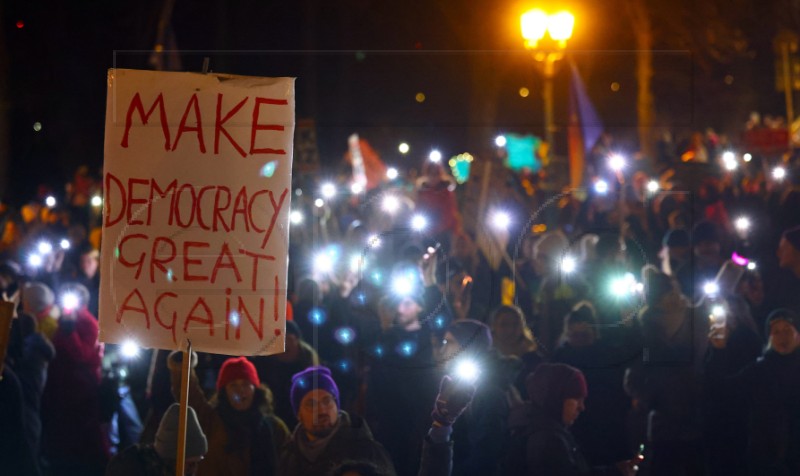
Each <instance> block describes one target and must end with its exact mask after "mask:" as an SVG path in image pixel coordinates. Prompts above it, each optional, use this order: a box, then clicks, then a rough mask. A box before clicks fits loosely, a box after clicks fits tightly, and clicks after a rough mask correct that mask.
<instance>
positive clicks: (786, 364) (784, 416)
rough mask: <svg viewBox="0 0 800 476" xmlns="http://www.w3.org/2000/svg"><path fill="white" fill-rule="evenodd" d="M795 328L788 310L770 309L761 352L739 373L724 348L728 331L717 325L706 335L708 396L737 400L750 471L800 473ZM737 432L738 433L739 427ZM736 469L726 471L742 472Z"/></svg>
mask: <svg viewBox="0 0 800 476" xmlns="http://www.w3.org/2000/svg"><path fill="white" fill-rule="evenodd" d="M798 329H800V318H798V315H797V313H795V312H794V311H792V310H790V309H777V310H775V311H773V312H772V313H771V314H770V315H769V317H768V318H767V322H766V334H767V335H768V336H769V338H768V341H767V346H766V349H765V350H764V353H763V355H762V356H761V357H760V358H759V359H758V360H757V361H756V362H753V363H751V364H750V365H748V366H747V367H745V368H744V369H743V370H740V371H739V369H738V368H737V367H738V366H737V364H736V360H737V359H736V357H737V356H736V355H734V352H733V351H732V349H729V348H728V342H729V337H730V332H729V329H728V328H727V327H721V328H720V329H718V332H715V333H714V334H712V336H711V339H710V341H711V345H712V348H713V351H712V356H711V359H710V360H709V364H708V369H707V372H708V375H709V380H710V382H711V383H710V385H712V389H713V390H714V393H713V394H712V395H713V396H714V397H715V398H717V399H720V401H724V402H732V403H734V404H738V405H739V406H740V407H739V409H740V411H741V410H744V411H745V413H746V415H747V442H746V452H745V453H744V455H745V456H746V460H747V468H748V471H749V474H775V475H789V474H797V473H798V471H800V351H798V348H800V331H799V330H798ZM737 371H738V373H737ZM738 430H739V434H741V433H742V432H741V428H739V429H738ZM732 449H733V450H734V451H736V450H737V449H738V448H736V447H733V448H732ZM739 460H740V458H737V459H736V461H739ZM737 471H738V472H734V473H730V474H742V473H743V471H742V470H741V469H738V470H737ZM720 474H722V473H720Z"/></svg>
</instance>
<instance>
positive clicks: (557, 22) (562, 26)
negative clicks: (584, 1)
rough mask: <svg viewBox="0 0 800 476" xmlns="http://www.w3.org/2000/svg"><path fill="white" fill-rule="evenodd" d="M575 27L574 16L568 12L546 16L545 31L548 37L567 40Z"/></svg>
mask: <svg viewBox="0 0 800 476" xmlns="http://www.w3.org/2000/svg"><path fill="white" fill-rule="evenodd" d="M574 27H575V17H574V16H573V15H572V14H571V13H569V12H558V13H556V14H554V15H550V18H548V25H547V31H548V32H549V33H550V38H552V39H554V40H556V41H562V42H564V41H567V40H569V39H570V37H572V29H573V28H574Z"/></svg>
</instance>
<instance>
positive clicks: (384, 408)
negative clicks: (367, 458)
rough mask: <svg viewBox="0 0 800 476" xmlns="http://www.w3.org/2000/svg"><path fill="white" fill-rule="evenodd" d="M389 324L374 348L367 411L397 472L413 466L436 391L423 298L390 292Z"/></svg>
mask: <svg viewBox="0 0 800 476" xmlns="http://www.w3.org/2000/svg"><path fill="white" fill-rule="evenodd" d="M388 297H389V301H388V304H389V307H388V309H387V311H388V312H389V313H388V315H387V316H385V317H386V318H388V319H389V322H387V323H386V324H388V326H387V328H386V329H385V330H384V332H383V335H382V336H381V337H380V339H379V341H378V344H377V347H376V348H375V352H373V353H372V359H371V363H370V372H369V376H368V379H367V389H366V395H365V399H366V406H367V408H366V416H367V418H368V421H369V423H370V426H371V427H372V428H374V430H375V439H376V440H378V441H380V442H381V444H382V445H383V446H384V447H386V449H387V450H388V451H389V452H390V453H391V454H392V455H393V456H394V459H395V463H396V467H397V470H398V473H399V474H408V473H410V472H412V471H416V469H417V465H416V462H417V461H418V459H419V442H420V440H421V439H422V437H423V436H424V434H425V429H426V428H427V426H426V425H427V424H428V414H429V412H430V409H429V407H428V402H429V401H430V400H431V398H433V396H434V395H435V394H436V387H435V385H436V375H435V373H434V370H433V369H434V358H433V347H432V333H431V328H430V326H429V325H428V324H427V323H426V324H423V323H422V322H420V315H421V313H422V312H423V307H424V306H425V302H424V299H423V297H422V296H421V295H420V294H419V293H418V292H416V293H412V294H409V295H406V296H388Z"/></svg>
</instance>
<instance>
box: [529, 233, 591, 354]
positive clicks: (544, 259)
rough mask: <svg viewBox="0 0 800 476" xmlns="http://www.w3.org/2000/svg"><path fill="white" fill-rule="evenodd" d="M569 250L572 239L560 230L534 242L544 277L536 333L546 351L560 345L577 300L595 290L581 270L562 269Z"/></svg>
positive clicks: (538, 265) (548, 351)
mask: <svg viewBox="0 0 800 476" xmlns="http://www.w3.org/2000/svg"><path fill="white" fill-rule="evenodd" d="M568 250H569V242H568V241H567V239H566V238H565V237H564V235H563V234H560V233H552V234H546V235H545V236H543V237H542V238H541V239H540V240H539V241H538V242H536V245H534V257H535V260H536V262H537V267H538V270H537V271H539V272H540V273H541V275H542V276H543V279H542V283H541V287H540V288H539V292H538V302H537V306H536V307H537V312H536V314H537V316H538V319H537V320H538V327H539V329H537V330H536V335H537V336H538V338H539V340H540V342H541V344H542V346H543V347H544V349H542V350H543V351H544V352H546V353H552V352H553V350H554V349H555V348H556V345H557V342H558V336H559V335H560V334H561V328H562V323H563V318H564V315H566V314H567V312H569V310H570V309H572V306H574V305H575V304H576V303H577V302H579V301H582V300H584V299H587V298H588V297H589V293H590V291H591V288H590V287H589V284H588V283H587V282H586V281H585V280H584V279H583V278H582V277H581V276H580V274H579V273H576V272H573V271H574V270H571V271H565V270H563V269H562V260H564V259H565V258H567V257H568V254H567V252H568ZM573 259H574V258H573Z"/></svg>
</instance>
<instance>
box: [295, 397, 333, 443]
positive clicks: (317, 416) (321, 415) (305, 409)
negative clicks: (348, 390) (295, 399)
mask: <svg viewBox="0 0 800 476" xmlns="http://www.w3.org/2000/svg"><path fill="white" fill-rule="evenodd" d="M297 419H298V420H300V424H301V425H303V429H304V430H305V431H306V434H307V435H308V436H309V438H310V439H316V438H324V437H326V436H328V435H330V433H331V431H333V428H334V427H335V426H336V423H337V422H338V421H339V407H338V405H336V399H335V398H334V397H333V395H331V394H330V393H328V392H326V391H325V390H322V389H315V390H312V391H310V392H308V393H307V394H306V396H305V397H303V399H302V400H301V401H300V410H299V411H298V413H297Z"/></svg>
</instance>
